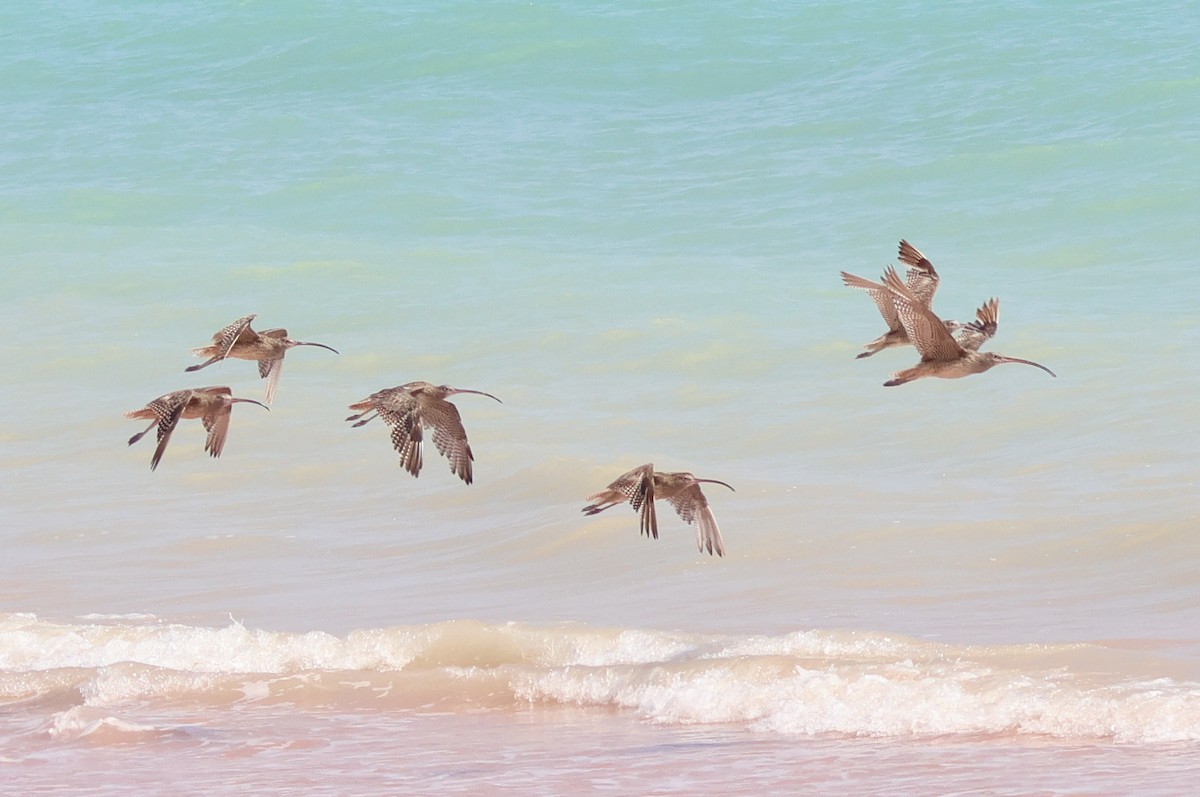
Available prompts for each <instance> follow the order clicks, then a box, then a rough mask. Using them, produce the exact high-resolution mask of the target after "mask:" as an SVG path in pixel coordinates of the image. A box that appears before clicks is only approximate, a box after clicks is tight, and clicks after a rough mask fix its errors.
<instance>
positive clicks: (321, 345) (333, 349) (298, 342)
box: [296, 340, 341, 354]
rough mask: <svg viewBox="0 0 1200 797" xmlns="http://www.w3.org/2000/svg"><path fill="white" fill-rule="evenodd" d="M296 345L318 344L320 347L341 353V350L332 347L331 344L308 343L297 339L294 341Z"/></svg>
mask: <svg viewBox="0 0 1200 797" xmlns="http://www.w3.org/2000/svg"><path fill="white" fill-rule="evenodd" d="M296 345H297V346H320V347H321V348H322V349H329V350H330V351H331V352H333V353H334V354H341V352H340V351H338V350H337V349H335V348H333V347H332V346H326V345H325V344H324V343H308V342H306V341H302V340H298V341H296Z"/></svg>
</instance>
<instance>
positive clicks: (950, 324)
mask: <svg viewBox="0 0 1200 797" xmlns="http://www.w3.org/2000/svg"><path fill="white" fill-rule="evenodd" d="M898 259H899V260H900V262H901V263H904V264H905V265H907V266H908V274H907V275H906V280H907V285H908V289H909V291H911V292H912V294H913V296H915V297H917V299H919V300H920V301H921V302H922V303H924V305H925V306H926V307H933V296H934V294H935V293H937V289H938V285H940V284H941V277H940V276H938V273H937V270H936V269H935V268H934V267H933V263H931V262H930V261H929V258H927V257H925V255H923V254H921V251H920V250H919V249H917V248H916V247H915V246H913V245H912V244H910V243H909V242H908V241H905V240H901V241H900V254H899V255H898ZM842 282H843V283H844V284H845V285H847V286H848V287H851V288H860V289H862V290H865V291H866V292H867V293H868V295H870V297H871V300H872V301H874V302H875V306H876V307H878V308H879V314H880V315H881V316H883V320H884V323H886V324H887V325H888V328H887V331H886V332H884V333H883V334H882V335H880V336H879V337H877V338H876V339H875V340H873V341H871V342H870V343H868V344H866V345H865V346H863V348H864V349H866V351H864V352H861V353H859V354H858V355H857V359H862V358H863V357H870V356H871V355H872V354H875V353H876V352H880V351H883V350H884V349H887V348H891V347H892V346H905V345H907V344H908V342H909V340H908V333H907V332H905V331H904V325H903V324H902V323H900V315H899V314H898V313H897V312H896V305H895V302H893V301H892V294H891V291H889V290H888V288H887V286H885V285H882V284H881V283H878V282H872V281H871V280H869V279H864V278H863V277H860V276H857V275H856V274H851V273H849V272H846V271H843V272H842ZM944 323H945V325H946V328H947V329H949V330H950V331H951V332H955V331H958V330H959V329H961V328H962V327H963V325H962V324H960V323H958V322H957V321H945V322H944Z"/></svg>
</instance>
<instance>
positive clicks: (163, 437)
mask: <svg viewBox="0 0 1200 797" xmlns="http://www.w3.org/2000/svg"><path fill="white" fill-rule="evenodd" d="M194 394H195V391H192V390H176V391H175V392H174V393H168V394H167V395H165V396H160V397H159V398H156V399H155V400H154V401H152V402H150V404H148V405H147V406H148V408H149V409H150V410H151V411H152V412H153V413H154V416H155V417H156V418H158V446H157V447H156V448H155V449H154V456H153V457H152V458H151V459H150V470H154V469H155V468H157V467H158V463H159V461H160V460H161V459H162V457H163V453H165V452H166V450H167V443H169V442H171V434H172V433H173V432H174V431H175V427H176V426H178V425H179V419H180V418H182V417H183V411H184V409H185V408H186V407H187V405H188V402H189V401H191V400H192V396H193V395H194Z"/></svg>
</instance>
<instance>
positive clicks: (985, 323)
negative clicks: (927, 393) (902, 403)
mask: <svg viewBox="0 0 1200 797" xmlns="http://www.w3.org/2000/svg"><path fill="white" fill-rule="evenodd" d="M883 281H884V284H885V285H886V286H887V287H888V289H889V290H890V291H891V292H892V298H893V300H894V302H895V305H896V312H897V313H898V314H899V316H900V321H901V323H902V324H903V325H904V330H905V332H906V333H907V334H908V338H909V340H910V341H912V344H913V346H915V347H916V349H917V351H918V352H920V354H921V361H920V362H919V363H917V364H916V365H914V366H913V367H912V368H906V369H905V370H903V371H897V372H896V373H895V374H893V375H892V377H893V378H892V379H889V380H888V381H886V382H884V383H883V384H884V385H885V386H886V387H894V386H896V385H903V384H904V383H905V382H911V381H913V380H914V379H921V378H923V377H927V376H936V377H939V378H941V379H959V378H961V377H964V376H970V375H971V374H981V373H983V372H984V371H988V370H990V369H992V368H993V367H995V366H997V365H1000V364H1001V363H1022V364H1023V365H1032V366H1033V367H1035V368H1041V369H1042V370H1043V371H1045V372H1046V373H1048V374H1050V376H1056V374H1055V373H1054V372H1053V371H1051V370H1050V369H1049V368H1047V367H1046V366H1044V365H1042V364H1041V363H1035V362H1033V361H1032V360H1022V359H1020V358H1017V357H1006V356H1004V355H1003V354H996V353H995V352H990V351H988V352H981V351H979V347H980V346H981V345H983V343H984V342H985V341H986V340H988V339H990V338H991V337H992V336H993V335H994V334H995V333H996V327H997V325H998V323H999V319H1000V301H999V300H998V299H992V300H990V301H988V302H987V303H986V304H984V305H983V307H980V308H979V310H978V312H977V313H976V320H975V321H974V322H972V323H971V324H967V325H965V327H966V329H965V331H964V333H963V334H962V335H961V336H960V338H959V339H958V340H955V338H954V337H953V336H952V335H951V334H950V332H949V330H947V329H946V325H945V324H944V323H943V322H942V320H941V319H940V318H938V317H937V315H936V314H935V313H934V312H933V311H932V310H930V309H929V307H928V306H926V305H925V304H923V303H922V302H921V300H920V299H919V298H918V297H917V296H915V295H914V294H913V293H912V291H910V290H909V289H908V286H906V285H905V284H904V282H903V281H901V279H900V276H899V275H898V274H897V273H896V270H895V269H893V268H891V267H890V266H889V267H888V269H887V271H886V272H885V274H884V277H883Z"/></svg>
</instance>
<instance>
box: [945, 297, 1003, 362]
mask: <svg viewBox="0 0 1200 797" xmlns="http://www.w3.org/2000/svg"><path fill="white" fill-rule="evenodd" d="M999 324H1000V300H999V299H995V298H993V299H988V300H987V301H986V302H984V304H983V306H982V307H980V308H979V309H978V310H976V311H975V320H974V321H972V322H970V323H969V324H963V326H962V329H960V330H959V331H958V332H957V333H956V334H955V336H954V338H955V340H957V341H958V345H960V346H962V347H963V348H964V349H966V350H967V351H979V347H980V346H982V345H983V344H985V343H987V342H988V341H989V340H991V339H992V337H993V336H995V334H996V329H997V327H998V326H999Z"/></svg>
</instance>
